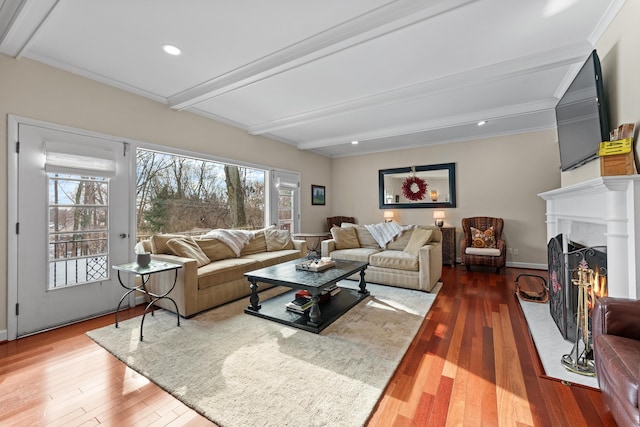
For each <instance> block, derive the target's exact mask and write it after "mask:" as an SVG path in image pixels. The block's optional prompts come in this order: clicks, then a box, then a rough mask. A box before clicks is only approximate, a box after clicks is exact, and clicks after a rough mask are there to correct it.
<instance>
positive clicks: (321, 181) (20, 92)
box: [0, 54, 331, 341]
mask: <svg viewBox="0 0 640 427" xmlns="http://www.w3.org/2000/svg"><path fill="white" fill-rule="evenodd" d="M9 114H13V115H16V116H21V117H27V118H32V119H37V120H42V121H45V122H50V123H55V124H60V125H65V126H71V127H75V128H79V129H85V130H90V131H93V132H100V133H104V134H108V135H113V136H118V137H123V138H128V139H133V140H138V141H144V142H149V143H154V144H160V145H164V146H168V147H178V148H181V149H184V150H190V151H194V152H202V153H207V154H210V155H213V156H216V157H222V158H228V159H236V160H240V161H244V162H248V163H253V164H260V165H265V166H269V167H276V168H281V169H286V170H294V171H298V172H300V173H301V174H302V184H301V185H302V202H301V206H302V212H301V214H302V229H303V230H305V231H309V232H313V231H321V230H323V229H324V227H325V225H324V224H325V222H326V221H325V218H326V217H327V216H329V214H330V211H331V206H330V205H329V204H327V205H326V206H311V184H317V185H328V184H329V179H330V178H329V172H330V167H331V165H330V163H331V160H330V159H328V158H326V157H323V156H320V155H317V154H314V153H311V152H306V151H301V150H298V149H297V148H295V147H293V146H290V145H288V144H283V143H280V142H277V141H273V140H270V139H268V138H264V137H259V136H251V135H249V134H248V133H247V132H245V131H243V130H240V129H236V128H233V127H231V126H228V125H225V124H222V123H219V122H216V121H213V120H210V119H207V118H204V117H200V116H198V115H195V114H192V113H188V112H178V111H173V110H170V109H169V108H168V107H167V106H165V105H162V104H160V103H157V102H154V101H151V100H149V99H146V98H142V97H140V96H136V95H132V94H130V93H127V92H124V91H121V90H118V89H114V88H112V87H110V86H106V85H104V84H101V83H97V82H94V81H92V80H88V79H85V78H82V77H78V76H77V75H74V74H71V73H68V72H65V71H61V70H58V69H55V68H52V67H49V66H46V65H43V64H40V63H38V62H35V61H31V60H29V59H24V58H23V59H19V60H16V59H12V58H10V57H8V56H5V55H2V54H0V115H1V116H2V120H0V135H1V136H0V138H2V140H3V141H4V144H3V146H4V147H5V148H3V149H1V150H0V165H2V168H3V171H4V173H3V175H4V179H3V180H2V181H1V184H0V224H2V227H0V241H2V242H7V233H8V232H9V231H8V230H7V227H6V226H5V224H7V209H8V206H7V179H6V178H7V116H8V115H9ZM9 229H10V230H13V229H12V227H10V228H9ZM6 308H7V247H6V244H4V245H1V246H0V341H1V340H2V331H3V330H6V321H7V313H6Z"/></svg>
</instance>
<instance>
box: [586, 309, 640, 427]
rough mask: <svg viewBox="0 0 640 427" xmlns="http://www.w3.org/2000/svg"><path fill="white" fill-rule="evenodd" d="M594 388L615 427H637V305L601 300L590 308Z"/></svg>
mask: <svg viewBox="0 0 640 427" xmlns="http://www.w3.org/2000/svg"><path fill="white" fill-rule="evenodd" d="M592 314H593V327H592V333H593V355H594V361H595V364H596V374H597V377H598V384H599V385H600V390H601V391H602V396H603V398H604V401H605V403H606V404H607V406H609V409H610V410H611V414H612V415H613V418H615V420H616V422H617V423H618V425H619V426H638V425H640V409H639V408H638V400H639V399H640V389H639V387H638V380H640V301H638V300H633V299H627V298H613V297H603V298H598V299H597V300H596V303H595V306H594V308H593V313H592Z"/></svg>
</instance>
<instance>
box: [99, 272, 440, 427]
mask: <svg viewBox="0 0 640 427" xmlns="http://www.w3.org/2000/svg"><path fill="white" fill-rule="evenodd" d="M340 286H343V287H349V288H353V289H356V288H357V285H356V282H351V281H342V282H340ZM367 289H369V290H370V292H371V296H369V297H368V298H367V299H365V300H364V301H362V302H361V303H360V304H358V305H356V306H355V307H354V308H352V309H351V310H350V311H348V312H347V313H346V314H344V315H343V316H342V317H341V318H339V319H338V320H337V321H335V322H334V323H333V324H331V325H330V326H329V327H327V328H326V329H325V330H324V331H323V332H322V333H320V334H313V333H310V332H306V331H302V330H299V329H295V328H291V327H289V326H285V325H281V324H279V323H276V322H272V321H269V320H265V319H262V318H258V317H254V316H249V315H246V314H244V313H243V309H244V308H245V307H246V306H247V301H244V300H241V301H236V302H234V303H230V304H227V305H224V306H222V307H218V308H216V309H213V310H210V311H208V312H205V313H202V314H200V315H198V316H195V317H193V318H191V319H183V320H182V321H181V326H180V327H177V326H176V318H175V314H172V313H169V312H167V311H165V310H159V311H157V312H156V314H155V316H153V317H152V316H149V315H147V317H146V318H145V323H144V341H143V342H140V341H139V335H140V329H139V328H140V318H139V317H137V318H133V319H129V320H126V321H124V322H121V323H120V326H119V328H117V329H116V328H115V327H114V326H113V325H112V326H107V327H104V328H101V329H97V330H94V331H90V332H88V333H87V335H89V337H91V338H92V339H93V340H94V341H96V342H97V343H98V344H99V345H101V346H103V347H104V348H106V349H107V350H108V351H109V352H111V353H112V354H113V355H115V356H116V357H117V358H118V359H120V360H122V361H123V362H124V363H126V364H127V365H128V366H130V367H131V368H133V369H134V370H136V371H137V372H139V373H141V374H142V375H144V376H146V377H147V378H149V379H150V380H151V381H153V382H155V383H156V384H158V385H159V386H160V387H162V388H163V389H165V390H167V391H168V392H170V393H171V394H172V395H174V396H175V397H176V398H178V399H179V400H181V401H183V402H184V403H185V404H186V405H187V406H190V407H192V408H193V409H195V410H196V411H197V412H199V413H201V414H202V415H204V416H205V417H207V418H209V419H210V420H212V421H213V422H215V423H217V424H219V425H221V426H224V427H235V426H238V427H246V426H258V425H260V426H274V427H275V426H278V427H282V426H298V425H307V426H349V427H351V426H359V425H364V424H365V423H366V421H367V419H368V417H369V415H370V413H371V412H372V410H373V409H374V407H375V405H376V403H377V401H378V399H379V398H380V396H381V394H382V392H383V391H384V389H385V387H386V385H387V383H388V382H389V380H390V379H391V377H392V376H393V373H394V371H395V369H396V368H397V366H398V365H399V363H400V361H401V359H402V357H403V355H404V354H405V352H406V350H407V348H408V347H409V345H410V344H411V341H412V340H413V338H414V336H415V334H416V333H417V331H418V329H419V328H420V325H421V324H422V322H423V320H424V318H425V316H426V314H427V312H428V311H429V308H430V307H431V305H432V303H433V301H434V300H435V297H436V293H437V290H436V291H434V292H432V293H424V292H419V291H411V290H407V289H401V288H394V287H390V286H379V285H372V284H371V285H367ZM437 289H439V287H438V288H437ZM279 292H282V288H275V289H269V290H267V291H264V292H262V293H261V298H266V297H267V296H269V295H275V294H277V293H279Z"/></svg>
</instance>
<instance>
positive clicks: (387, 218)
mask: <svg viewBox="0 0 640 427" xmlns="http://www.w3.org/2000/svg"><path fill="white" fill-rule="evenodd" d="M391 221H393V211H384V222H391Z"/></svg>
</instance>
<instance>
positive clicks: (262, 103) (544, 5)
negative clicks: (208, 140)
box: [0, 0, 624, 157]
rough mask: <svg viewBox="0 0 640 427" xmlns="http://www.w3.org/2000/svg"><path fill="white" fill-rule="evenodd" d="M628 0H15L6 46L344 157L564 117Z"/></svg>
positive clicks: (4, 24) (1, 44) (3, 27)
mask: <svg viewBox="0 0 640 427" xmlns="http://www.w3.org/2000/svg"><path fill="white" fill-rule="evenodd" d="M623 3H624V0H526V1H513V0H395V1H389V0H349V1H344V0H322V1H319V0H316V1H313V0H306V1H301V0H270V1H264V0H217V1H212V0H191V1H178V0H108V1H105V0H0V52H1V53H4V54H6V55H10V56H13V57H17V58H19V57H27V58H31V59H34V60H37V61H41V62H44V63H47V64H50V65H52V66H55V67H58V68H61V69H64V70H68V71H71V72H73V73H77V74H80V75H82V76H86V77H88V78H91V79H95V80H98V81H101V82H104V83H106V84H109V85H113V86H115V87H118V88H121V89H124V90H127V91H130V92H133V93H136V94H139V95H142V96H146V97H149V98H151V99H154V100H156V101H159V102H162V103H164V104H166V105H167V106H168V108H172V109H176V110H186V111H191V112H194V113H196V114H200V115H203V116H206V117H210V118H213V119H216V120H220V121H223V122H225V123H229V124H231V125H234V126H237V127H239V128H242V129H245V130H246V131H247V132H249V133H251V134H253V135H265V136H268V137H271V138H274V139H277V140H279V141H283V142H287V143H290V144H293V145H296V146H297V147H298V148H299V149H301V150H313V151H315V152H318V153H322V154H324V155H326V156H329V157H341V156H348V155H354V154H361V153H367V152H376V151H385V150H393V149H399V148H404V147H414V146H421V145H430V144H440V143H444V142H450V141H460V140H468V139H477V138H482V137H488V136H495V135H507V134H513V133H521V132H526V131H532V130H538V129H549V128H553V127H555V113H554V107H555V105H556V103H557V101H558V99H559V98H560V96H561V95H562V94H563V93H564V91H565V89H566V87H567V86H568V85H569V83H570V82H571V80H572V79H573V77H574V75H575V74H576V73H577V71H578V69H579V67H580V66H581V65H582V63H583V62H584V60H585V59H586V58H587V56H588V55H589V53H590V52H591V50H592V49H593V46H594V45H595V43H596V42H597V41H598V39H599V37H600V36H601V34H602V32H603V31H604V30H605V29H606V27H607V26H608V25H609V24H610V22H611V20H612V19H613V17H614V16H615V14H616V13H617V12H618V11H619V10H620V8H621V7H622V4H623ZM165 43H171V44H175V45H177V46H179V47H180V48H182V55H180V56H169V55H167V54H166V53H164V52H163V51H162V49H161V46H162V45H163V44H165ZM479 120H487V121H488V123H487V124H486V125H484V126H482V127H479V126H477V122H478V121H479ZM352 140H358V141H360V143H359V144H358V145H352V144H351V143H350V142H351V141H352Z"/></svg>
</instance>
